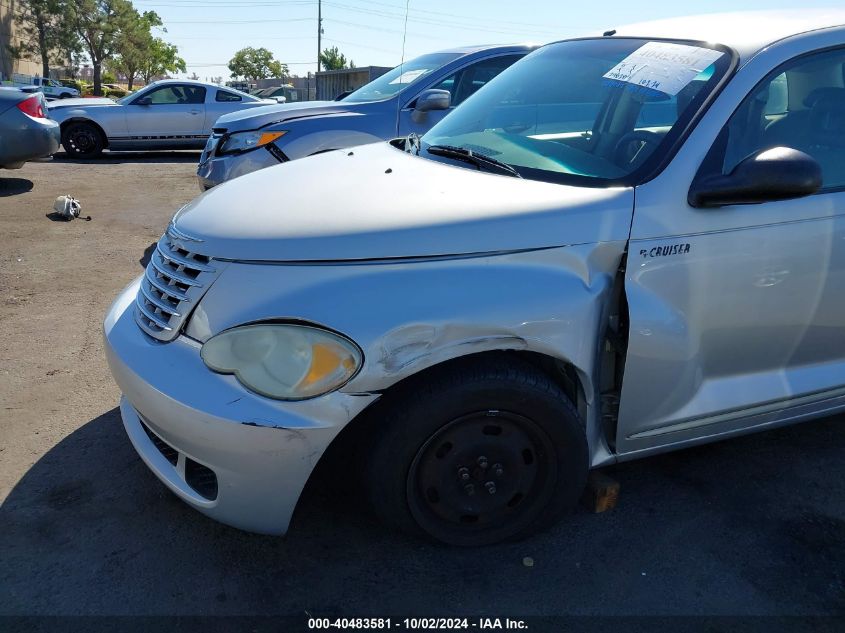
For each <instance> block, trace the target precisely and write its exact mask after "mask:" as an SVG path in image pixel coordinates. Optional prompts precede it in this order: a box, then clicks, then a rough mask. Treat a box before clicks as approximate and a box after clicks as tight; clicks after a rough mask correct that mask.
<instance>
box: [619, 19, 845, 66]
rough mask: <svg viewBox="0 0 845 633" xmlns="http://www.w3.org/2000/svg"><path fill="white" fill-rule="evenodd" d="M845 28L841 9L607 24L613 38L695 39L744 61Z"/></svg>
mask: <svg viewBox="0 0 845 633" xmlns="http://www.w3.org/2000/svg"><path fill="white" fill-rule="evenodd" d="M843 25H845V10H842V9H800V10H797V9H789V10H783V11H737V12H730V13H708V14H703V15H692V16H686V17H682V18H668V19H665V20H656V21H653V22H639V23H635V24H628V25H625V26H614V25H612V24H608V26H607V30H613V29H615V30H616V33H614V36H622V37H625V36H628V37H631V36H636V37H649V38H667V39H679V40H695V41H700V42H711V43H715V44H724V45H726V46H729V47H731V48H732V49H734V50H735V51H736V52H737V53H738V54H739V56H740V58H741V59H743V60H745V59H748V58H749V57H751V56H752V55H754V54H755V53H756V52H757V51H759V50H761V49H763V48H765V47H767V46H769V45H770V44H773V43H774V42H777V41H779V40H782V39H785V38H788V37H791V36H794V35H799V34H802V33H808V32H810V31H818V30H820V29H825V28H832V27H841V26H843Z"/></svg>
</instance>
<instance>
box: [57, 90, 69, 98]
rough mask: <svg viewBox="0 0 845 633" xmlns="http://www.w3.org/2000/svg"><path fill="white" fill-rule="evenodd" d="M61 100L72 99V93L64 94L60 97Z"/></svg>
mask: <svg viewBox="0 0 845 633" xmlns="http://www.w3.org/2000/svg"><path fill="white" fill-rule="evenodd" d="M59 99H70V93H69V92H63V93H62V94H60V95H59Z"/></svg>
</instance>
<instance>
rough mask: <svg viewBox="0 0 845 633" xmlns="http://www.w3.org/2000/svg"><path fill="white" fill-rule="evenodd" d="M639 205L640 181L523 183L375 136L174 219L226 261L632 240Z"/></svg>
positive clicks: (414, 254)
mask: <svg viewBox="0 0 845 633" xmlns="http://www.w3.org/2000/svg"><path fill="white" fill-rule="evenodd" d="M633 203H634V195H633V189H630V188H611V189H597V188H583V187H571V186H565V185H557V184H550V183H542V182H536V181H531V180H522V179H518V178H512V177H510V176H502V175H498V174H491V173H483V172H479V171H476V170H475V169H473V168H464V167H456V166H452V165H447V164H444V163H439V162H436V161H433V160H428V159H426V158H422V157H417V156H412V155H410V154H407V153H405V152H403V151H401V150H398V149H396V148H394V147H392V146H391V145H390V144H388V143H375V144H372V145H364V146H359V147H356V148H354V150H339V151H333V152H327V153H325V154H319V155H317V156H313V157H311V158H304V159H300V160H296V161H291V162H289V163H285V164H280V165H276V166H274V167H270V168H267V169H262V170H259V171H256V172H253V173H250V174H247V175H245V176H242V177H240V178H235V179H234V180H231V181H229V182H226V183H224V184H222V185H219V186H217V187H215V188H214V189H211V190H210V191H207V192H206V193H204V194H202V195H201V196H199V197H198V198H196V199H194V200H193V201H192V202H190V203H189V204H187V205H186V206H185V207H183V208H182V209H181V210H180V211H179V212H178V213H177V214H176V216H175V217H174V221H173V226H174V228H175V229H176V233H177V234H182V235H183V236H185V241H184V244H183V245H184V247H185V248H186V249H187V250H189V251H193V252H196V253H199V254H203V255H208V256H210V257H216V258H219V259H233V260H243V261H344V260H346V261H348V260H366V259H387V258H419V257H442V256H454V255H468V254H476V253H479V254H480V253H496V252H505V251H515V250H531V249H539V248H549V247H554V246H564V245H573V244H584V243H594V242H599V241H612V240H626V239H627V236H628V229H629V227H630V222H631V214H632V213H633Z"/></svg>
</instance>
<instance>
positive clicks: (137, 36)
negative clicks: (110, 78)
mask: <svg viewBox="0 0 845 633" xmlns="http://www.w3.org/2000/svg"><path fill="white" fill-rule="evenodd" d="M161 25H162V22H161V18H160V17H159V16H158V14H157V13H156V12H155V11H145V12H144V14H143V15H137V19H135V20H131V21H129V23H128V24H127V25H126V29H125V30H124V33H123V34H122V36H121V37H120V39H119V40H118V42H117V44H116V46H115V52H116V53H117V57H115V59H114V60H112V62H111V64H110V66H111V67H112V68H114V70H116V71H118V72H120V73H121V74H123V75H124V76H125V77H126V81H127V84H128V89H129V90H132V86H133V84H134V83H135V78H136V77H138V75H139V74H140V73H141V68H142V67H143V66H144V64H145V63H146V62H147V60H148V59H149V57H150V52H151V50H152V49H153V46H154V44H153V42H154V38H153V33H152V29H153V27H158V26H161Z"/></svg>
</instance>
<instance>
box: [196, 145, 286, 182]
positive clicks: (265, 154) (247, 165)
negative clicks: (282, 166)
mask: <svg viewBox="0 0 845 633" xmlns="http://www.w3.org/2000/svg"><path fill="white" fill-rule="evenodd" d="M279 163H280V161H279V160H278V159H277V158H276V157H275V156H273V155H272V154H271V153H270V152H269V151H268V150H267V149H266V148H264V147H259V148H257V149H254V150H252V151H250V152H244V153H243V154H227V155H225V156H215V155H214V149H213V148H212V149H211V151H209V149H208V146H206V151H204V152H203V154H202V156H201V157H200V164H199V166H198V167H197V180H198V183H199V187H200V191H208V190H209V189H211V188H212V187H216V186H217V185H219V184H221V183H224V182H226V181H227V180H231V179H232V178H237V177H238V176H243V175H244V174H249V173H251V172H253V171H258V170H259V169H264V168H265V167H272V166H273V165H278V164H279Z"/></svg>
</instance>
